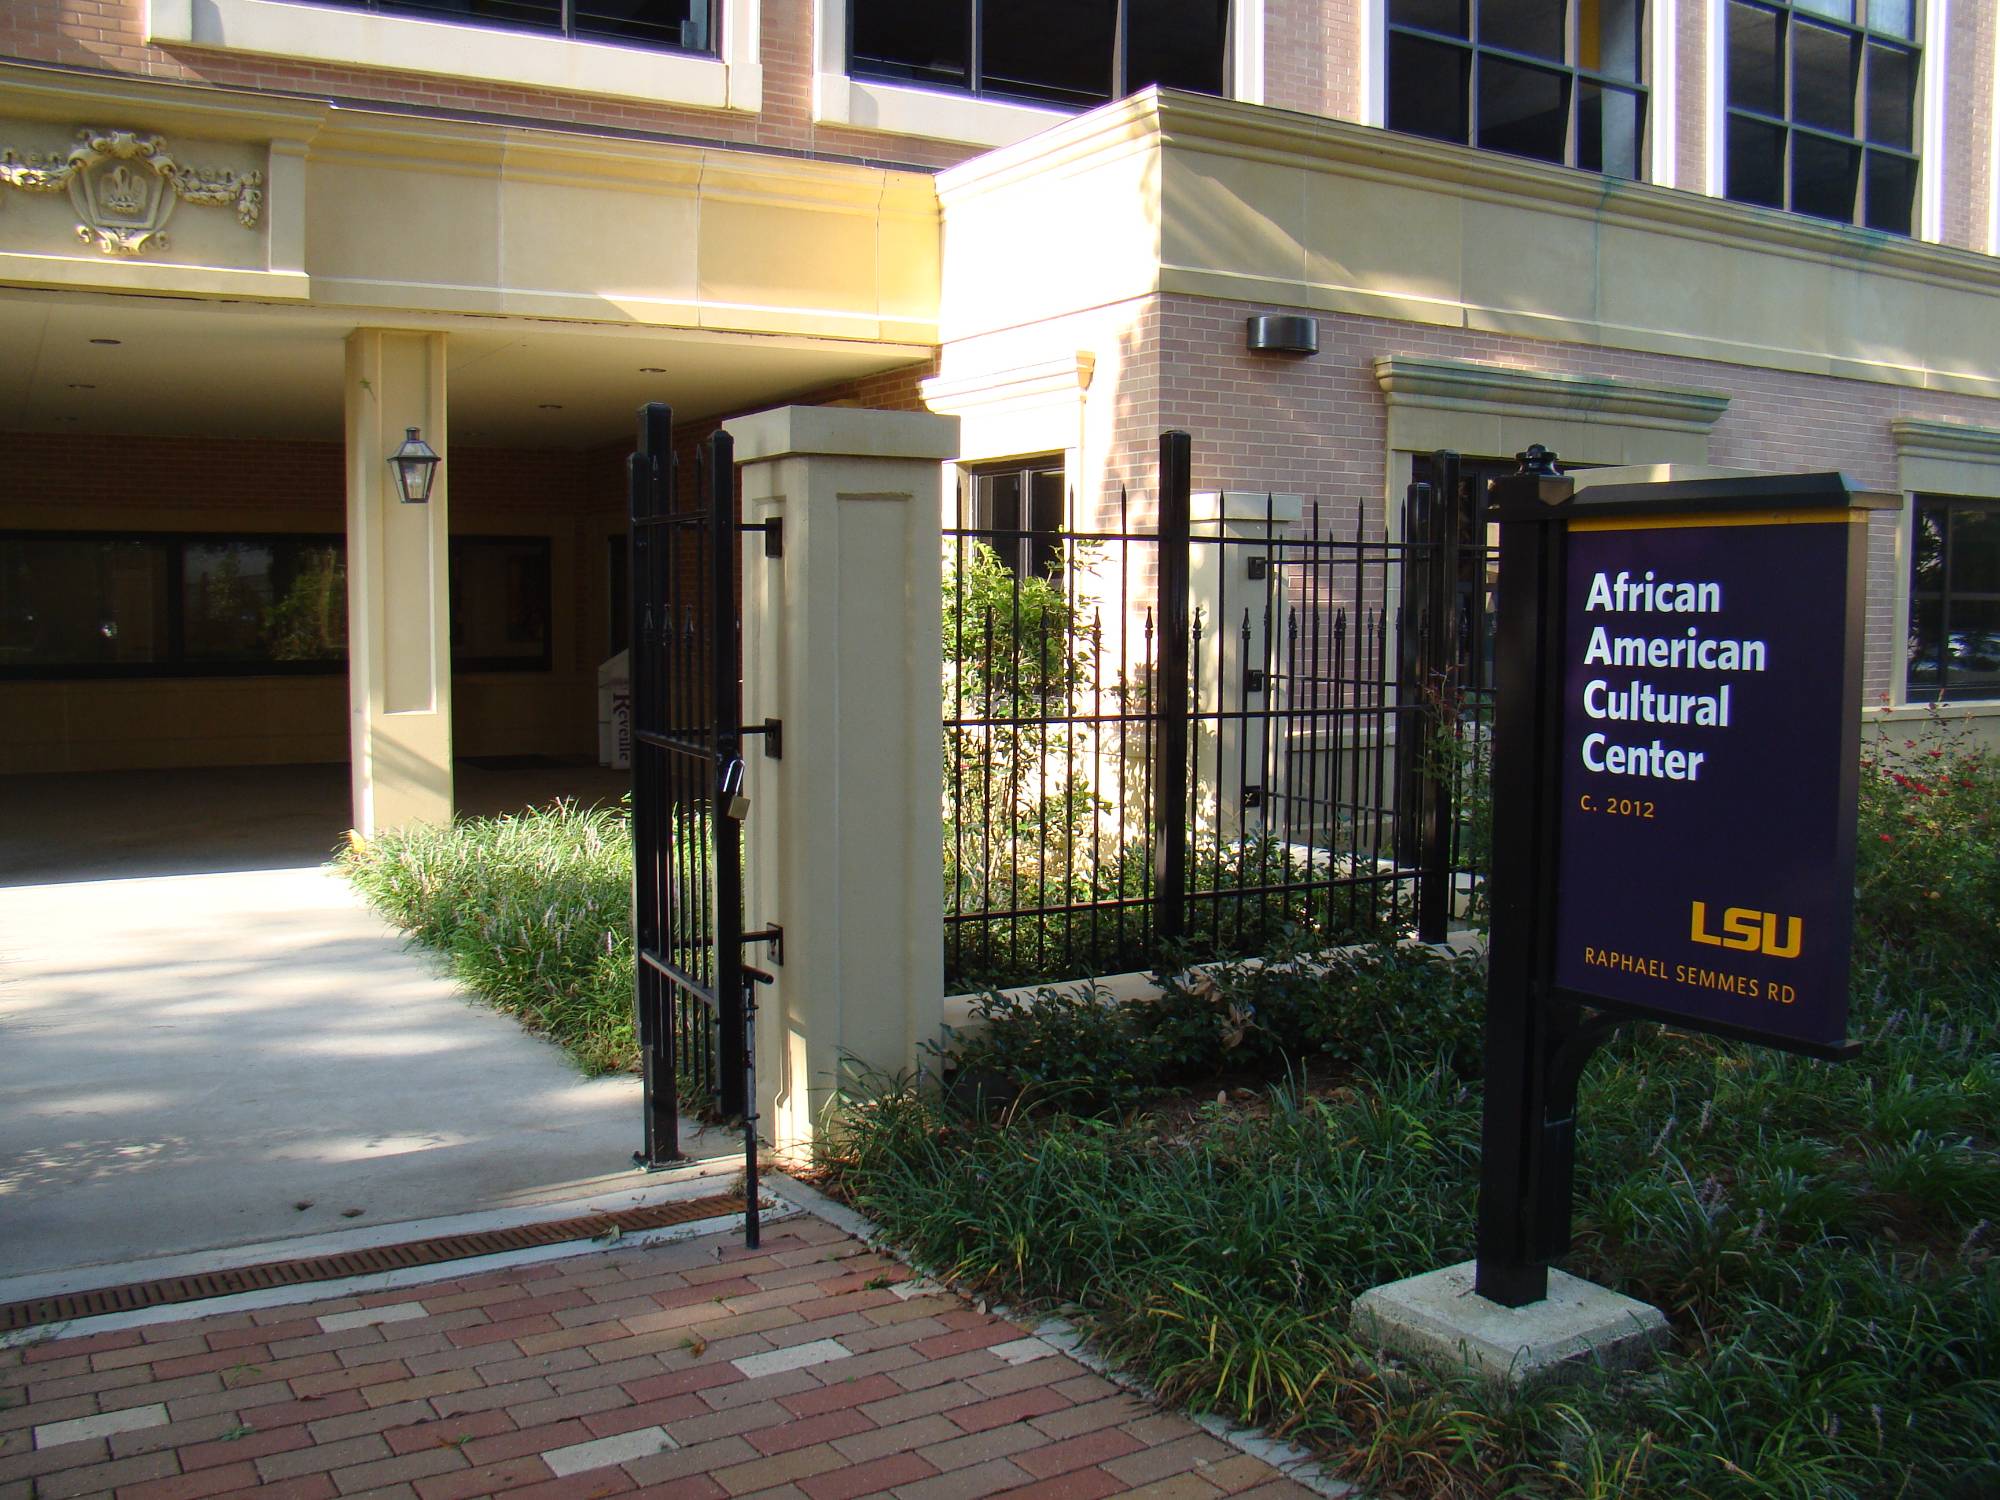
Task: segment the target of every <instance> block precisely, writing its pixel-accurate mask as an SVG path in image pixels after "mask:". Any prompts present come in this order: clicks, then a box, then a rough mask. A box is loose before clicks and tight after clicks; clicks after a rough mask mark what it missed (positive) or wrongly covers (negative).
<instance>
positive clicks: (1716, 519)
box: [1569, 505, 1869, 531]
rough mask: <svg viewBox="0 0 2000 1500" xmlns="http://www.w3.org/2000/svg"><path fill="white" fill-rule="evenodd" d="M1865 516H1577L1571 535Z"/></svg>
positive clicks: (1845, 512)
mask: <svg viewBox="0 0 2000 1500" xmlns="http://www.w3.org/2000/svg"><path fill="white" fill-rule="evenodd" d="M1868 514H1869V513H1868V512H1867V511H1865V510H1859V509H1854V510H1850V509H1849V508H1848V507H1846V506H1844V505H1829V506H1826V507H1824V508H1823V509H1818V510H1739V511H1731V512H1729V513H1728V514H1727V515H1705V516H1579V517H1578V518H1577V519H1575V520H1573V521H1571V522H1570V523H1569V529H1570V530H1571V531H1677V530H1680V529H1681V528H1683V527H1688V526H1829V525H1835V524H1838V523H1840V522H1843V521H1844V522H1846V523H1847V524H1848V525H1850V526H1856V525H1866V524H1867V522H1868Z"/></svg>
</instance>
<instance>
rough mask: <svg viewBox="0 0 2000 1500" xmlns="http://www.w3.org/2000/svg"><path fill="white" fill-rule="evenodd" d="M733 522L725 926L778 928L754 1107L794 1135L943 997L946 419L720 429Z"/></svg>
mask: <svg viewBox="0 0 2000 1500" xmlns="http://www.w3.org/2000/svg"><path fill="white" fill-rule="evenodd" d="M723 426H724V430H726V431H727V432H728V433H729V435H730V436H731V437H732V438H733V439H734V441H735V444H736V460H737V463H738V464H739V465H740V466H741V472H742V478H743V519H744V521H745V522H748V523H768V522H776V523H778V524H779V525H780V527H781V532H780V536H781V544H780V548H779V552H780V555H778V556H775V557H773V556H769V555H767V554H768V552H769V550H770V549H769V548H767V545H766V536H765V535H761V534H759V533H757V532H754V531H753V532H748V533H746V534H745V537H744V546H743V717H744V721H745V722H746V723H749V724H759V723H762V722H763V721H764V720H766V719H778V720H780V721H782V724H783V747H782V748H783V755H782V758H780V759H775V760H774V759H770V758H768V757H767V756H766V755H765V754H764V752H763V751H762V750H760V749H758V748H757V743H758V742H756V741H754V740H753V741H752V742H751V743H750V746H749V748H748V749H747V750H746V753H745V759H746V775H745V790H746V791H747V792H748V793H749V795H750V800H751V810H750V815H749V819H748V821H747V823H746V824H745V828H744V840H745V846H744V855H745V858H744V872H745V880H744V896H743V905H744V914H743V916H744V922H743V925H744V927H745V928H746V929H747V930H756V929H759V928H763V927H766V926H770V925H776V926H779V927H782V928H783V929H784V962H783V963H782V964H780V965H771V964H770V963H769V962H768V959H767V958H766V957H765V956H764V955H763V954H762V953H761V952H760V950H758V949H756V948H754V947H753V948H752V949H751V950H749V954H748V961H749V962H750V963H751V964H753V965H756V966H758V967H760V968H767V969H768V970H769V971H770V972H771V973H772V974H773V975H774V976H775V979H776V982H775V983H774V984H772V985H770V986H766V987H760V989H759V992H758V996H757V1004H758V1008H759V1009H758V1026H757V1092H758V1105H757V1107H758V1112H759V1114H760V1116H761V1117H762V1121H763V1129H764V1133H765V1134H766V1135H767V1136H768V1137H769V1139H770V1140H771V1142H772V1144H773V1145H774V1146H775V1147H777V1149H778V1150H779V1151H780V1152H781V1153H791V1152H800V1151H803V1149H804V1148H805V1147H806V1146H807V1145H808V1144H809V1143H810V1142H811V1139H812V1134H813V1129H814V1126H815V1125H816V1124H817V1123H818V1122H819V1120H820V1119H821V1117H822V1114H823V1112H824V1111H825V1110H826V1108H827V1106H828V1105H829V1104H830V1103H831V1102H832V1101H833V1100H834V1099H835V1097H836V1096H837V1095H839V1094H840V1093H842V1092H843V1091H845V1090H846V1089H848V1088H849V1087H850V1085H852V1084H853V1083H854V1082H855V1081H857V1079H858V1078H859V1076H860V1075H862V1074H864V1073H866V1072H868V1071H871V1070H873V1071H878V1072H882V1073H898V1072H907V1071H909V1070H912V1069H915V1068H920V1067H922V1066H923V1065H924V1064H925V1063H926V1062H927V1060H928V1054H926V1053H925V1052H924V1051H923V1050H922V1048H923V1044H924V1043H926V1042H931V1041H934V1040H935V1039H936V1038H937V1037H938V1035H939V1027H940V1025H941V1024H942V1021H943V992H944V867H943V841H944V814H943V781H944V769H943V717H944V704H943V698H944V689H943V643H942V640H941V635H942V631H943V608H942V597H943V596H942V585H941V579H942V566H943V565H942V553H941V550H940V547H941V544H940V540H939V529H938V515H939V505H940V493H941V488H942V484H943V473H944V471H943V462H944V460H946V459H949V458H952V457H954V456H955V455H956V454H957V452H958V419H957V418H956V417H939V416H933V415H931V414H929V413H927V412H882V411H859V410H854V409H852V408H840V407H818V406H793V407H783V408H780V409H778V410H776V411H767V412H760V413H758V414H757V415H755V416H750V417H739V418H737V419H736V420H734V421H730V422H726V423H724V424H723Z"/></svg>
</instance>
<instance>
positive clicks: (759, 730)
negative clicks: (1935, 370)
mask: <svg viewBox="0 0 2000 1500" xmlns="http://www.w3.org/2000/svg"><path fill="white" fill-rule="evenodd" d="M740 732H741V733H743V734H761V735H763V736H764V758H765V759H766V760H783V759H784V758H785V721H784V720H783V719H766V720H765V721H764V722H763V723H761V724H745V725H744V726H743V728H742V730H741V731H740Z"/></svg>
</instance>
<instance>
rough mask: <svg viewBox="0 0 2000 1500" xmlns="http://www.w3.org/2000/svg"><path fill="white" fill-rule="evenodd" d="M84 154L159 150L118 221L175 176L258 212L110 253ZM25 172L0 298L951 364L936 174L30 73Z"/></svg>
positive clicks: (205, 212)
mask: <svg viewBox="0 0 2000 1500" xmlns="http://www.w3.org/2000/svg"><path fill="white" fill-rule="evenodd" d="M83 131H89V132H93V133H96V134H99V135H105V136H107V138H108V136H109V135H112V134H115V135H118V136H120V137H121V145H122V144H123V143H124V141H126V140H130V141H138V142H141V143H143V144H144V146H145V148H146V153H148V154H144V155H142V156H140V157H133V158H132V159H131V160H130V161H129V162H127V163H123V164H124V165H126V166H127V167H128V169H129V171H130V172H131V173H136V178H135V177H134V176H131V175H128V177H126V178H124V179H121V180H120V183H119V198H118V201H119V202H121V203H125V202H129V201H131V195H130V189H131V184H132V182H133V181H134V180H137V181H138V182H139V185H140V186H141V187H142V188H144V189H146V190H147V191H155V190H156V187H157V183H161V182H164V183H165V184H166V185H167V186H166V193H167V194H169V195H171V194H173V193H174V192H175V191H176V189H175V186H174V179H173V178H172V177H171V176H170V175H168V174H161V173H151V174H150V175H149V173H148V170H147V169H146V166H145V163H146V161H149V160H154V159H163V158H170V159H171V160H172V161H173V162H175V163H177V164H180V165H184V166H193V167H195V168H197V169H199V170H200V172H201V173H202V174H204V175H203V178H202V180H203V182H207V183H214V182H220V181H221V180H222V178H223V177H224V175H227V176H228V177H229V178H230V180H231V181H234V182H236V183H239V184H248V185H250V189H251V194H254V198H253V197H252V196H248V195H246V196H244V197H243V198H242V199H241V200H240V201H239V202H237V204H236V206H237V208H238V209H239V212H237V213H236V214H234V215H232V214H230V213H227V212H222V211H219V210H218V208H217V207H216V206H215V204H214V203H213V202H211V201H210V200H211V199H212V198H213V197H214V196H215V194H214V193H210V194H209V196H208V197H203V196H201V194H200V192H196V193H195V194H194V195H193V196H190V193H189V192H188V191H180V192H179V194H178V202H175V201H167V202H166V203H165V205H164V206H165V209H166V215H171V226H170V227H169V226H168V225H167V224H166V215H158V214H156V217H159V218H160V219H161V223H160V224H159V225H156V226H154V228H155V232H153V233H151V234H150V235H149V236H148V237H146V238H144V239H143V240H139V239H136V238H135V237H134V236H133V235H132V234H129V233H127V234H124V235H123V238H122V239H121V240H119V242H118V243H116V244H113V243H111V242H110V238H107V235H109V234H110V231H109V230H106V231H105V232H104V233H97V232H96V229H95V228H94V226H95V220H94V219H92V218H91V215H90V214H89V213H86V212H85V210H86V208H89V209H91V210H92V212H95V206H94V202H93V203H90V204H87V203H84V202H83V201H82V200H80V199H78V198H77V196H76V193H75V192H73V191H72V190H71V183H70V178H73V177H74V173H70V174H69V176H68V177H65V176H64V173H65V172H66V171H67V168H66V165H65V160H66V158H67V157H68V156H69V154H70V153H72V152H74V151H75V149H76V145H77V141H78V137H79V132H83ZM134 149H136V148H134ZM9 151H11V152H12V153H14V154H13V156H12V157H11V158H9V157H0V163H5V165H4V166H0V200H5V201H4V203H0V209H4V211H0V285H12V286H17V287H24V286H25V287H47V288H62V289H68V290H90V291H101V292H112V293H141V294H149V295H155V296H173V297H198V298H214V299H223V298H227V299H252V300H257V301H261V302H272V303H291V304H297V305H306V306H311V307H314V308H317V309H321V310H325V311H352V312H355V313H357V314H365V315H366V317H367V319H368V321H371V322H378V323H380V322H393V321H395V319H396V318H397V316H398V315H402V314H424V315H462V316H473V317H495V316H498V317H526V318H535V319H556V320H563V321H572V322H581V323H592V324H601V325H614V326H627V327H634V328H661V329H686V330H701V331H704V332H724V333H743V334H752V335H761V336H778V337H805V338H816V339H837V340H850V341H857V342H862V343H868V344H881V345H891V346H896V347H898V348H901V349H904V350H922V349H925V348H927V347H928V346H930V345H933V344H934V343H935V342H936V337H937V303H938V243H939V225H938V210H937V200H936V194H935V191H934V189H933V186H932V182H931V178H930V176H929V175H928V174H926V173H922V172H911V171H900V170H895V169H890V168H881V167H872V166H863V165H859V164H855V163H849V162H828V161H815V160H808V159H806V158H803V157H791V156H782V155H776V154H768V153H758V152H754V151H748V150H743V149H737V148H727V147H711V146H700V145H685V144H677V143H674V142H668V141H661V140H655V139H646V138H641V137H638V136H634V135H604V134H590V133H585V132H573V131H561V130H541V129H529V128H525V127H519V126H512V125H503V124H495V123H489V122H484V121H475V120H448V119H439V118H436V117H430V116H423V115H418V114H414V113H407V112H405V113H399V112H395V111H394V110H392V109H389V108H386V107H385V108H383V109H381V110H371V109H356V108H351V107H346V106H341V105H336V104H334V103H332V102H330V101H322V100H311V99H293V98H276V97H273V96H269V95H263V94H256V93H249V92H243V91H234V90H227V89H214V88H201V87H191V86H188V85H182V84H163V83H155V82H151V81H147V80H135V79H129V78H111V77H103V76H90V75H83V74H79V73H76V72H73V71H68V70H63V69H57V68H52V67H41V66H35V65H29V64H12V63H10V64H0V152H9ZM9 168H12V169H13V170H11V171H10V170H9ZM92 170H93V171H98V170H110V168H102V169H100V168H98V167H93V168H92ZM253 179H254V182H253ZM101 217H103V218H104V219H105V222H106V223H107V224H109V225H111V226H112V228H114V229H115V228H116V227H117V226H118V225H120V224H123V223H125V220H124V219H121V218H120V217H119V215H118V214H116V213H110V212H107V213H105V214H103V215H102V216H101ZM128 217H129V216H128ZM80 220H81V221H83V222H81V223H80ZM111 238H116V236H111Z"/></svg>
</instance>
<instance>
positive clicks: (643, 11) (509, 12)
mask: <svg viewBox="0 0 2000 1500" xmlns="http://www.w3.org/2000/svg"><path fill="white" fill-rule="evenodd" d="M313 3H316V4H320V5H330V6H336V7H338V8H340V9H342V10H366V11H374V12H376V13H378V14H381V15H388V16H406V17H409V18H411V19H413V20H421V21H446V22H451V23H453V24H457V25H463V26H490V27H496V28H499V29H502V30H514V31H545V32H550V33H553V34H555V35H558V36H564V37H568V38H569V39H571V40H572V41H590V42H612V43H618V44H623V45H626V46H636V47H658V48H664V49H666V50H669V51H673V52H692V53H696V54H702V55H713V53H714V52H715V50H716V46H715V43H716V36H715V18H714V15H713V13H712V3H711V0H313Z"/></svg>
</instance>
